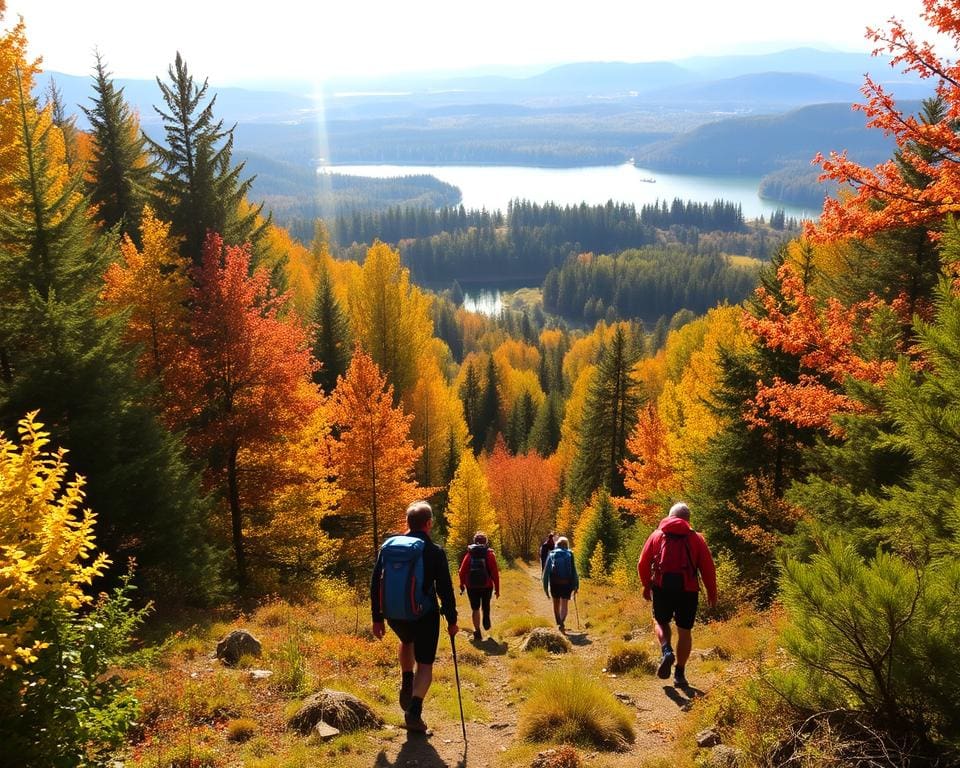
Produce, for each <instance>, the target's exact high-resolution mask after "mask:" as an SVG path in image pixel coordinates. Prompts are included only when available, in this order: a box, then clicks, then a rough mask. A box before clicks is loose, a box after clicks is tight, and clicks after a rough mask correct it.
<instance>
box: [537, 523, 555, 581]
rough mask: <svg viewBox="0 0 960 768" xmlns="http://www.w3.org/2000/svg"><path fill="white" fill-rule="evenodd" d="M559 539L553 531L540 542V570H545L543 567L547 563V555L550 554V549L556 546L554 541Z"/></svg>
mask: <svg viewBox="0 0 960 768" xmlns="http://www.w3.org/2000/svg"><path fill="white" fill-rule="evenodd" d="M556 540H557V534H555V533H554V532H553V531H550V533H548V534H547V538H545V539H544V540H543V543H541V544H540V572H541V573H542V572H543V569H544V568H545V567H546V565H547V555H549V554H550V550H552V549H553V547H554V542H555V541H556Z"/></svg>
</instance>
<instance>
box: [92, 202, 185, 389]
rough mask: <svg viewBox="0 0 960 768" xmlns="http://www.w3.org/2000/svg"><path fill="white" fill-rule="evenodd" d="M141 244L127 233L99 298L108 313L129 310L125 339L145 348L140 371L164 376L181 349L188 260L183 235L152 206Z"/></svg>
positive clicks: (142, 229)
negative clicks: (182, 245) (174, 232)
mask: <svg viewBox="0 0 960 768" xmlns="http://www.w3.org/2000/svg"><path fill="white" fill-rule="evenodd" d="M140 234H141V239H142V241H143V248H142V249H138V248H137V246H136V244H135V243H134V242H133V240H131V238H130V236H129V235H124V237H123V241H122V242H121V244H120V253H121V261H119V262H114V263H113V264H111V265H110V267H109V268H108V269H107V272H106V275H104V283H105V285H104V288H103V291H102V293H101V299H102V301H103V303H104V305H105V307H106V309H107V311H109V312H127V313H128V314H127V326H126V331H125V336H126V340H127V341H128V342H130V343H131V344H135V345H138V346H140V348H141V349H142V352H141V355H140V360H139V368H140V374H141V375H144V376H147V377H150V378H160V377H161V376H162V375H163V372H164V370H165V369H166V367H167V365H168V363H170V362H171V361H172V360H173V359H174V357H176V356H177V355H178V354H180V353H181V352H182V347H183V340H184V334H185V333H186V324H187V309H186V302H187V298H188V296H189V293H190V279H189V277H188V276H187V268H188V266H189V262H188V261H187V259H185V258H184V257H182V256H181V255H180V253H179V249H180V243H179V239H178V238H175V237H172V236H171V235H170V224H169V223H168V222H165V221H160V219H158V218H157V217H156V215H154V213H153V210H152V209H151V208H150V207H149V206H148V207H146V208H144V211H143V216H142V218H141V224H140Z"/></svg>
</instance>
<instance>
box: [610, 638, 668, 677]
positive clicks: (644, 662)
mask: <svg viewBox="0 0 960 768" xmlns="http://www.w3.org/2000/svg"><path fill="white" fill-rule="evenodd" d="M656 668H657V663H656V662H655V661H654V660H653V659H652V658H651V657H650V650H649V644H648V643H625V642H615V643H613V644H612V645H611V646H610V652H609V654H608V655H607V667H606V669H607V672H611V673H613V674H615V675H622V674H623V673H625V672H642V673H644V674H652V673H653V672H654V671H655V670H656Z"/></svg>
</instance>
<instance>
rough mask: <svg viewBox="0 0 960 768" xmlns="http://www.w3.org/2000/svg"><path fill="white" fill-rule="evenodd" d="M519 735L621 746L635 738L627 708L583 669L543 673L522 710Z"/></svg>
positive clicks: (610, 747)
mask: <svg viewBox="0 0 960 768" xmlns="http://www.w3.org/2000/svg"><path fill="white" fill-rule="evenodd" d="M518 734H519V735H520V737H521V738H523V739H526V740H528V741H541V742H550V743H568V744H576V745H581V746H593V747H599V748H600V749H607V750H620V749H624V748H625V747H626V746H627V745H628V744H631V743H632V742H633V741H634V739H635V733H634V726H633V718H632V716H631V712H629V711H628V710H627V709H626V707H624V706H623V705H622V704H621V703H620V702H619V701H617V699H616V698H615V697H614V696H613V694H612V693H610V691H609V690H607V688H606V687H604V685H603V684H602V683H600V682H598V681H597V680H596V679H595V677H593V676H592V675H591V674H590V673H588V672H587V671H586V670H584V669H582V668H579V667H577V666H574V665H564V666H563V667H562V668H558V669H552V670H548V671H547V672H545V673H544V674H543V675H541V677H540V678H539V679H538V680H537V681H536V682H535V684H534V686H533V690H532V692H531V694H530V698H529V699H528V700H527V702H526V704H525V705H524V707H523V709H522V710H521V712H520V721H519V725H518Z"/></svg>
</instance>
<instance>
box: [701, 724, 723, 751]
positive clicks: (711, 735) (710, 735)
mask: <svg viewBox="0 0 960 768" xmlns="http://www.w3.org/2000/svg"><path fill="white" fill-rule="evenodd" d="M719 743H720V734H719V733H717V732H716V731H715V730H713V728H707V729H706V730H704V731H700V733H698V734H697V746H698V747H700V748H701V749H706V748H707V747H715V746H716V745H717V744H719Z"/></svg>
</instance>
